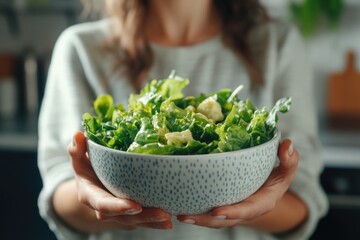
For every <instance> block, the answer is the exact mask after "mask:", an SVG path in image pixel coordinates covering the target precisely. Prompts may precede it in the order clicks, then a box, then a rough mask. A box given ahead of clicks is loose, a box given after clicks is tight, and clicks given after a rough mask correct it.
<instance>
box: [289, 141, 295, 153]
mask: <svg viewBox="0 0 360 240" xmlns="http://www.w3.org/2000/svg"><path fill="white" fill-rule="evenodd" d="M293 152H294V145H293V143H291V144H290V146H289V149H288V154H289V156H291V155H292V154H293Z"/></svg>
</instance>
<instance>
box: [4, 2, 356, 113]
mask: <svg viewBox="0 0 360 240" xmlns="http://www.w3.org/2000/svg"><path fill="white" fill-rule="evenodd" d="M263 3H264V4H265V5H266V6H267V7H268V9H269V10H270V12H271V13H272V15H274V16H279V17H281V18H285V19H289V18H290V17H289V16H290V13H289V11H288V7H287V4H288V1H287V0H263ZM18 23H19V25H18V26H19V31H17V32H13V31H11V30H10V29H9V26H8V24H7V18H6V17H5V16H4V15H1V14H0V36H1V37H0V52H12V53H21V52H22V51H23V50H24V49H28V48H31V49H33V50H35V52H36V53H37V54H39V55H44V56H48V55H49V54H50V53H51V50H52V47H53V44H54V42H55V40H56V38H57V37H58V36H59V34H60V33H61V32H62V31H63V29H65V28H66V27H67V26H69V25H70V24H72V20H69V18H68V16H67V15H65V14H64V12H62V11H53V12H51V13H50V14H49V13H46V12H45V13H43V14H31V13H30V14H29V13H23V14H20V15H19V17H18ZM359 39H360V1H357V0H347V1H346V4H345V8H344V14H343V17H342V20H341V22H340V26H339V27H338V28H337V29H328V28H323V29H321V28H319V29H318V31H317V32H315V33H314V35H313V36H311V37H309V38H308V39H306V40H305V41H306V46H307V50H308V53H309V60H310V62H311V65H312V66H313V69H314V74H315V89H316V94H317V100H318V101H317V107H318V110H319V114H320V115H324V114H325V113H326V107H327V103H326V98H327V83H328V78H329V75H330V74H332V73H334V72H337V71H341V70H342V69H343V67H344V64H345V63H344V61H345V59H344V58H345V54H346V51H347V50H349V49H353V50H354V51H355V53H356V54H357V56H359V58H360V41H359ZM357 66H358V69H360V60H359V61H357Z"/></svg>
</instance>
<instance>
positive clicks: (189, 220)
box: [182, 219, 195, 224]
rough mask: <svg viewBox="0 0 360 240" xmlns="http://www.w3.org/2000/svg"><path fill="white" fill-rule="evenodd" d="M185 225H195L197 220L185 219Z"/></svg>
mask: <svg viewBox="0 0 360 240" xmlns="http://www.w3.org/2000/svg"><path fill="white" fill-rule="evenodd" d="M182 222H183V223H187V224H194V223H195V220H193V219H185V220H184V221H182Z"/></svg>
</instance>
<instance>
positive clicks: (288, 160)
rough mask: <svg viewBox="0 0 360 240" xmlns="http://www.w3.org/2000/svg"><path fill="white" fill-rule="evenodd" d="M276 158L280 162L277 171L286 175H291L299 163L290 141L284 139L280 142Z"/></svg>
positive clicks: (297, 154) (297, 155)
mask: <svg viewBox="0 0 360 240" xmlns="http://www.w3.org/2000/svg"><path fill="white" fill-rule="evenodd" d="M278 157H279V160H280V166H279V170H280V171H281V172H283V173H286V175H290V176H291V175H293V174H294V173H295V172H296V169H297V165H298V162H299V153H298V152H297V150H296V149H295V148H294V145H293V142H292V141H291V140H290V139H285V140H283V141H282V142H281V144H280V146H279V150H278Z"/></svg>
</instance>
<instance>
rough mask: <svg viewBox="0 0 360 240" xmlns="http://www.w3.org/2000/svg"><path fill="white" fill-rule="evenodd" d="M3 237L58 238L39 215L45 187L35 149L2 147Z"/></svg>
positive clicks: (20, 238) (0, 164) (0, 207)
mask: <svg viewBox="0 0 360 240" xmlns="http://www.w3.org/2000/svg"><path fill="white" fill-rule="evenodd" d="M0 154H1V157H0V159H1V160H0V172H1V175H0V189H1V198H0V212H1V214H0V222H1V225H2V226H1V239H5V240H8V239H9V240H10V239H16V240H18V239H19V240H22V239H46V240H53V239H54V240H55V236H54V234H53V233H52V232H51V231H50V230H49V228H48V225H47V224H46V223H45V222H44V221H43V220H42V218H41V217H40V215H39V210H38V206H37V198H38V195H39V192H40V190H41V187H42V182H41V178H40V174H39V171H38V167H37V162H36V158H37V154H36V151H15V150H0Z"/></svg>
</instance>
